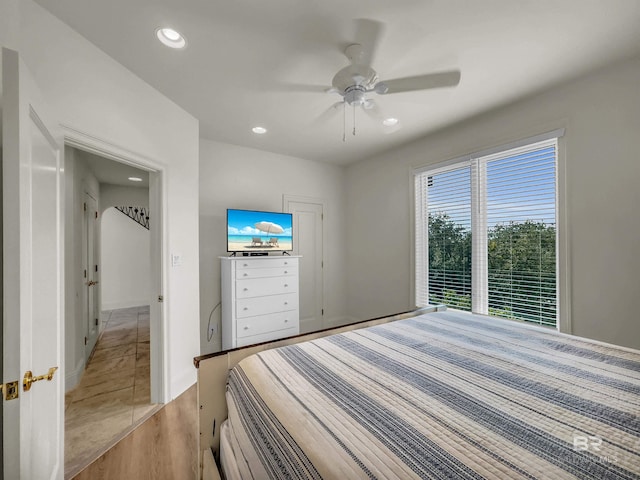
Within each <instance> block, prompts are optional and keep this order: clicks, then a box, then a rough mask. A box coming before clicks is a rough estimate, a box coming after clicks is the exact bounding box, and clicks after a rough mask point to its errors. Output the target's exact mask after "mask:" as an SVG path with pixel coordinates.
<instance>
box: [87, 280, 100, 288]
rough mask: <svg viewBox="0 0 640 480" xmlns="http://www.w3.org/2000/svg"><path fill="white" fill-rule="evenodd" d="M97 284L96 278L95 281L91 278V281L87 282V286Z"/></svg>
mask: <svg viewBox="0 0 640 480" xmlns="http://www.w3.org/2000/svg"><path fill="white" fill-rule="evenodd" d="M97 284H98V281H97V280H96V281H93V280H91V281H89V282H88V283H87V286H88V287H93V286H94V285H97Z"/></svg>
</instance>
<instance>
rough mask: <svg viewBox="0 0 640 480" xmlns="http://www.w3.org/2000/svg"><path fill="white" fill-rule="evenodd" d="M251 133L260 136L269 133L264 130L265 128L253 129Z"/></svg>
mask: <svg viewBox="0 0 640 480" xmlns="http://www.w3.org/2000/svg"><path fill="white" fill-rule="evenodd" d="M251 131H252V132H253V133H257V134H258V135H263V134H265V133H267V129H266V128H264V127H253V128H252V129H251Z"/></svg>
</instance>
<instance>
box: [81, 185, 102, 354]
mask: <svg viewBox="0 0 640 480" xmlns="http://www.w3.org/2000/svg"><path fill="white" fill-rule="evenodd" d="M83 223H84V229H83V230H84V232H83V236H84V244H83V267H82V268H83V269H84V292H85V297H84V298H85V302H84V317H85V325H86V326H85V342H84V360H85V365H86V362H87V361H88V360H89V356H90V355H91V352H93V347H95V345H96V341H97V340H98V333H100V326H99V323H100V321H99V318H100V312H99V308H98V292H99V289H98V283H99V279H98V276H99V269H98V248H97V246H96V242H97V238H98V204H97V202H96V199H95V198H93V197H92V196H91V195H89V194H88V193H85V200H84V222H83Z"/></svg>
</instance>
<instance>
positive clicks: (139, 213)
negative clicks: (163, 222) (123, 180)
mask: <svg viewBox="0 0 640 480" xmlns="http://www.w3.org/2000/svg"><path fill="white" fill-rule="evenodd" d="M116 209H117V210H119V211H120V212H122V213H123V214H125V215H126V216H127V217H129V218H130V219H131V220H133V221H134V222H136V223H138V224H140V225H142V226H143V227H144V228H146V229H147V230H149V209H148V208H146V207H118V206H116Z"/></svg>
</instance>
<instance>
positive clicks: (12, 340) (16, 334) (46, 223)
mask: <svg viewBox="0 0 640 480" xmlns="http://www.w3.org/2000/svg"><path fill="white" fill-rule="evenodd" d="M2 88H3V92H2V93H3V96H2V129H3V135H2V137H3V157H2V175H3V179H2V182H3V184H2V185H3V186H2V201H3V209H2V212H3V234H4V239H3V240H4V241H3V283H4V285H3V287H4V288H3V314H4V315H3V320H4V337H3V347H4V348H3V381H4V382H11V381H14V380H18V388H17V393H18V395H19V396H18V397H17V398H15V399H13V400H7V399H6V397H5V399H3V402H4V404H3V407H4V408H3V453H4V465H3V468H4V478H6V479H12V480H13V479H36V480H39V479H61V478H63V475H64V464H63V446H64V442H63V435H64V385H63V384H64V381H63V379H64V368H63V365H62V360H63V356H64V355H63V343H62V323H61V320H62V317H63V311H64V304H63V298H64V291H63V281H62V279H63V273H64V271H63V270H64V269H63V262H62V260H63V255H62V251H63V249H62V245H63V229H62V225H63V223H62V209H61V199H62V195H61V193H62V192H61V190H62V183H61V182H62V175H61V161H62V160H61V159H62V158H63V157H62V151H61V147H60V145H61V143H59V141H57V140H56V137H54V136H52V132H53V130H52V129H51V127H50V123H49V122H48V121H47V120H45V112H44V111H43V106H42V101H41V100H39V97H38V94H37V89H36V88H35V84H34V82H33V80H32V79H31V76H30V74H29V72H28V70H27V69H26V67H25V65H24V64H23V63H22V61H21V60H20V58H19V56H18V54H17V52H14V51H12V50H7V49H2ZM51 367H59V370H58V371H55V373H54V374H53V376H52V377H51V380H50V381H48V380H47V379H46V378H45V379H43V380H42V381H38V382H37V383H33V384H32V385H31V388H30V389H29V390H28V389H27V388H25V387H24V386H23V385H24V384H23V378H24V377H25V373H26V372H27V371H31V372H33V374H34V376H39V375H42V374H46V373H47V372H48V371H49V369H50V368H51ZM6 390H7V389H5V396H6V393H7V392H6Z"/></svg>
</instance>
